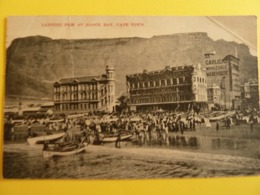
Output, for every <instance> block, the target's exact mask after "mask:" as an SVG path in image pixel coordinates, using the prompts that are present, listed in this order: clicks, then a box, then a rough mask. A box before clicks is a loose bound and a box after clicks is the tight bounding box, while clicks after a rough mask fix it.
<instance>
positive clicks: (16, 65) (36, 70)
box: [6, 32, 258, 98]
mask: <svg viewBox="0 0 260 195" xmlns="http://www.w3.org/2000/svg"><path fill="white" fill-rule="evenodd" d="M235 48H237V49H235ZM235 50H237V54H238V57H239V59H240V73H241V74H240V75H241V76H240V78H241V79H240V80H241V83H242V84H243V83H244V82H246V81H247V80H248V78H249V77H251V78H258V75H257V73H258V71H257V57H255V56H252V55H251V54H250V51H249V48H248V46H246V45H245V44H239V43H236V42H234V41H232V42H228V41H225V40H223V39H222V40H221V39H220V40H216V41H214V40H213V39H211V38H210V37H209V36H208V35H207V33H205V32H193V33H177V34H172V35H159V36H153V37H151V38H141V37H119V38H109V39H102V38H101V39H72V40H69V39H52V38H49V37H45V36H41V35H37V36H30V37H23V38H17V39H15V40H13V41H12V43H11V45H10V46H9V47H8V48H7V65H6V66H7V67H6V74H7V75H6V95H7V96H8V95H17V96H19V95H20V96H26V95H28V96H36V97H50V98H52V94H53V92H52V91H53V88H52V85H53V83H54V82H55V81H57V80H59V79H61V78H66V77H77V76H84V75H85V76H87V75H96V74H104V73H105V65H114V66H115V68H116V75H117V81H116V85H117V86H116V94H121V93H122V92H125V75H126V74H131V73H138V72H142V71H143V70H144V69H148V70H157V69H162V68H164V67H165V66H171V67H173V66H183V65H185V64H190V65H192V64H198V63H200V64H202V66H204V60H205V59H204V53H206V52H210V51H216V55H215V58H224V57H225V56H226V55H230V54H231V55H235Z"/></svg>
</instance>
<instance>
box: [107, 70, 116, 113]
mask: <svg viewBox="0 0 260 195" xmlns="http://www.w3.org/2000/svg"><path fill="white" fill-rule="evenodd" d="M106 76H107V81H108V82H107V105H108V106H107V108H108V111H109V112H113V111H114V106H115V103H116V99H115V68H114V66H109V65H107V66H106Z"/></svg>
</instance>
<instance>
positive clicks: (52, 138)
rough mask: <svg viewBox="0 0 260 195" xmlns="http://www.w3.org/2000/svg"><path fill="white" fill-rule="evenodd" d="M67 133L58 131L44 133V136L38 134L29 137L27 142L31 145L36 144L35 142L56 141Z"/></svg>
mask: <svg viewBox="0 0 260 195" xmlns="http://www.w3.org/2000/svg"><path fill="white" fill-rule="evenodd" d="M64 135H65V133H56V134H51V135H43V136H37V137H29V138H27V142H28V143H29V144H30V145H35V144H43V143H44V142H46V141H55V140H58V139H60V138H62V137H63V136H64Z"/></svg>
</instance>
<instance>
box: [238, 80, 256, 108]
mask: <svg viewBox="0 0 260 195" xmlns="http://www.w3.org/2000/svg"><path fill="white" fill-rule="evenodd" d="M241 99H242V108H243V109H251V110H252V109H256V110H258V109H259V86H258V81H257V80H255V81H249V82H247V83H245V84H244V85H242V86H241Z"/></svg>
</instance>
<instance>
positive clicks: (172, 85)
mask: <svg viewBox="0 0 260 195" xmlns="http://www.w3.org/2000/svg"><path fill="white" fill-rule="evenodd" d="M126 82H127V91H128V95H129V99H130V102H129V104H130V109H131V110H137V111H139V110H150V111H151V110H153V111H155V110H160V109H163V110H173V111H174V110H189V109H192V107H193V106H196V107H197V108H201V107H207V84H206V83H207V81H206V73H205V71H203V70H202V69H201V67H200V65H198V66H179V67H169V66H166V67H165V69H163V70H157V71H147V70H144V71H143V73H137V74H131V75H127V76H126Z"/></svg>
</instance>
